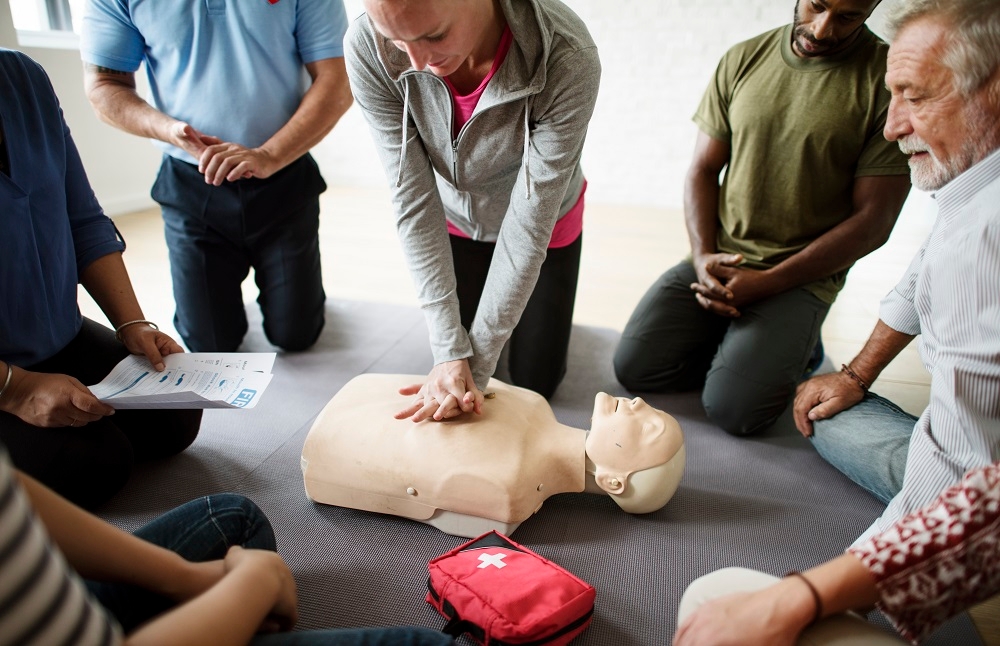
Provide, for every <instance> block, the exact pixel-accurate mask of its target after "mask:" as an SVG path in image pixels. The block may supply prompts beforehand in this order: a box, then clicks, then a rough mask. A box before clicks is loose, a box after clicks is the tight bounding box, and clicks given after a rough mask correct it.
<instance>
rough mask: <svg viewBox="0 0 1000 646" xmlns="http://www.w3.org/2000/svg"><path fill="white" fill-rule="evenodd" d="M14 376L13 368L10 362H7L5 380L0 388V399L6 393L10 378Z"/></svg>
mask: <svg viewBox="0 0 1000 646" xmlns="http://www.w3.org/2000/svg"><path fill="white" fill-rule="evenodd" d="M13 376H14V366H13V364H11V362H10V361H8V362H7V378H6V379H5V380H4V382H3V387H2V388H0V397H3V394H4V393H5V392H7V386H9V385H10V378H11V377H13Z"/></svg>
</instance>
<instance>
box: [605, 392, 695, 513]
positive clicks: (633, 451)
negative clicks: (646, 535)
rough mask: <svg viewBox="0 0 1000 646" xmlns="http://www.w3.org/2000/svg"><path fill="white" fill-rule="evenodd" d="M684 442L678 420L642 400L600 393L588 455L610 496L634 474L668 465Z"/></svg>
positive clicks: (617, 491) (618, 490) (622, 487)
mask: <svg viewBox="0 0 1000 646" xmlns="http://www.w3.org/2000/svg"><path fill="white" fill-rule="evenodd" d="M683 443H684V437H683V435H682V433H681V430H680V426H678V424H677V421H676V420H674V418H673V417H671V416H670V415H667V414H666V413H664V412H662V411H659V410H657V409H655V408H653V407H652V406H650V405H649V404H647V403H646V402H644V401H643V400H642V399H640V398H639V397H636V398H635V399H626V398H624V397H612V396H610V395H608V394H606V393H598V394H597V397H596V398H595V400H594V416H593V418H592V420H591V426H590V433H588V434H587V456H588V457H589V458H590V459H591V461H592V462H593V463H594V465H595V467H596V473H595V474H594V476H595V480H596V481H597V484H598V485H600V487H601V488H602V489H604V490H605V491H607V492H608V493H611V494H616V493H621V492H622V491H624V490H625V486H626V484H627V481H628V477H629V475H630V474H632V473H633V472H636V471H641V470H643V469H650V468H652V467H656V466H659V465H662V464H665V463H666V462H668V461H669V460H670V459H671V458H672V457H674V455H675V454H676V453H677V451H678V450H680V447H681V446H682V445H683Z"/></svg>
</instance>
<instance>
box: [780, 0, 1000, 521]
mask: <svg viewBox="0 0 1000 646" xmlns="http://www.w3.org/2000/svg"><path fill="white" fill-rule="evenodd" d="M901 11H902V12H903V13H901V14H900V16H901V19H905V22H903V23H899V22H897V23H895V24H892V25H890V29H893V30H894V29H896V28H899V34H898V37H897V38H896V40H895V41H894V42H893V43H892V46H891V48H890V51H889V57H888V71H887V73H886V85H887V86H888V87H889V90H890V91H891V93H892V102H891V104H890V107H889V116H888V119H887V122H886V127H885V136H886V138H887V139H889V140H890V141H896V142H898V144H899V147H900V149H901V150H902V151H903V152H904V153H906V154H907V155H909V156H910V157H909V164H910V171H911V179H912V181H913V185H914V186H916V187H917V188H919V189H921V190H924V191H934V192H935V193H934V195H933V197H934V199H935V201H936V203H937V208H938V215H937V220H936V222H935V224H934V227H933V230H932V231H931V234H930V236H929V238H928V239H927V241H926V242H925V243H924V245H923V246H922V247H921V248H920V251H919V252H918V253H917V255H916V257H915V258H914V259H913V262H912V263H911V264H910V267H909V269H908V270H907V272H906V274H905V275H904V276H903V279H902V280H901V281H900V282H899V284H898V285H896V287H895V288H894V289H893V290H892V291H891V292H889V294H888V295H887V296H886V297H885V298H884V299H883V301H882V304H881V308H880V312H879V321H878V323H877V324H876V326H875V330H874V332H872V335H871V337H870V338H869V339H868V341H867V342H866V343H865V345H864V347H863V348H862V350H861V352H860V353H858V355H857V356H856V357H855V358H854V359H852V360H851V362H850V363H848V364H845V365H844V366H843V368H842V370H841V371H840V372H838V373H833V374H827V375H822V376H820V377H816V378H814V379H810V380H809V381H807V382H805V383H803V384H801V385H800V386H799V389H798V393H797V396H796V398H795V404H794V412H795V423H796V426H797V427H798V429H799V431H800V432H801V433H802V434H803V435H805V436H806V437H811V438H812V441H813V445H814V446H815V447H816V449H817V450H818V451H819V452H820V454H821V455H822V456H823V457H824V458H825V459H826V460H827V461H829V462H830V463H831V464H833V465H834V466H836V467H837V468H838V469H840V470H841V471H842V472H844V473H845V474H846V475H847V476H848V477H850V478H851V479H852V480H854V481H855V482H857V483H858V484H859V485H861V486H862V487H864V488H865V489H867V490H868V491H870V492H871V493H873V494H874V495H875V496H877V497H879V498H880V499H882V500H883V501H885V502H887V503H889V506H888V508H887V509H886V511H885V513H884V514H883V515H882V516H881V517H880V518H879V519H878V520H877V521H876V522H875V524H874V525H873V526H872V528H871V529H869V531H868V533H866V536H867V535H869V534H871V533H873V532H875V531H881V530H884V529H885V528H887V527H888V526H889V525H891V524H892V523H893V522H895V521H896V520H898V519H899V518H901V517H902V516H904V515H905V514H907V513H909V512H911V511H913V510H914V509H917V508H919V507H921V506H923V505H925V504H927V503H928V502H930V501H931V500H933V499H934V497H935V496H937V494H938V493H939V492H941V491H942V490H943V489H944V488H946V487H948V486H949V485H952V484H954V483H955V482H957V481H958V480H959V479H961V477H962V475H963V474H964V473H965V472H966V471H969V470H970V469H973V468H975V467H979V466H983V465H987V464H990V463H992V462H994V461H995V460H997V459H998V458H1000V4H998V3H997V2H996V0H961V1H958V2H956V1H955V0H904V1H903V2H901ZM918 334H919V335H920V337H921V340H920V356H921V358H922V360H923V362H924V365H925V366H926V367H927V370H928V372H930V375H931V393H930V403H929V404H928V406H927V408H926V409H924V411H923V414H922V415H921V416H920V418H919V419H917V418H914V417H912V416H910V415H908V414H906V413H905V412H903V411H902V410H900V409H899V408H898V407H897V406H895V405H894V404H892V402H889V401H887V400H885V399H883V398H881V397H879V396H877V395H875V394H874V393H871V392H868V387H869V385H871V384H872V382H874V381H875V379H876V378H878V376H879V374H880V373H881V372H882V370H883V369H884V368H885V367H886V365H888V363H889V362H890V361H891V360H892V359H893V358H894V357H895V356H896V355H897V354H899V352H900V351H901V350H902V349H903V348H904V347H905V346H906V345H907V344H908V343H909V342H910V341H911V340H913V338H914V337H915V336H917V335H918ZM863 538H864V537H863ZM859 540H860V539H859Z"/></svg>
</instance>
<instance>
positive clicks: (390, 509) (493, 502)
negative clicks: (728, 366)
mask: <svg viewBox="0 0 1000 646" xmlns="http://www.w3.org/2000/svg"><path fill="white" fill-rule="evenodd" d="M421 379H423V377H421V376H418V375H381V374H366V375H361V376H359V377H356V378H354V379H352V380H351V381H350V382H348V383H347V384H346V385H345V386H344V387H343V388H342V389H341V390H340V392H338V393H337V394H336V395H335V396H334V397H333V399H332V400H331V401H330V402H329V403H328V404H327V406H326V407H325V408H324V409H323V411H322V412H321V413H320V415H319V416H318V417H317V418H316V421H315V422H314V424H313V427H312V429H311V430H310V432H309V435H308V437H307V438H306V441H305V445H304V446H303V448H302V471H303V477H304V481H305V488H306V493H307V495H308V496H309V498H310V499H312V500H314V501H316V502H320V503H325V504H332V505H338V506H342V507H350V508H354V509H363V510H367V511H374V512H380V513H387V514H393V515H397V516H404V517H406V518H411V519H413V520H418V521H421V522H425V523H429V524H431V525H434V526H435V527H438V528H439V529H441V530H442V531H445V532H447V533H451V534H458V535H462V536H476V535H479V534H481V533H483V532H485V531H488V530H490V529H496V530H498V531H501V532H502V533H505V534H509V533H511V532H512V531H513V530H514V529H516V527H517V526H518V525H519V524H520V523H521V522H523V521H524V520H526V519H527V518H529V517H530V516H531V515H532V514H534V513H535V512H536V511H537V510H538V509H539V507H541V505H542V503H543V502H544V501H545V499H546V498H548V497H549V496H551V495H554V494H557V493H565V492H579V491H584V489H585V485H586V481H587V479H588V476H587V470H588V461H587V454H586V450H587V449H586V445H587V433H586V432H585V431H582V430H580V429H576V428H572V427H569V426H565V425H563V424H560V423H559V422H558V421H556V419H555V416H554V415H553V414H552V410H551V408H550V407H549V405H548V403H547V402H546V401H545V399H544V398H543V397H541V396H540V395H538V394H536V393H533V392H531V391H528V390H525V389H522V388H517V387H514V386H509V385H507V384H504V383H502V382H499V381H497V380H495V379H494V380H492V381H491V382H490V385H489V388H488V392H492V393H495V397H493V398H491V399H488V400H486V401H485V402H484V405H483V413H482V415H479V416H473V415H472V414H466V415H463V416H460V417H458V418H456V419H454V420H450V421H446V422H436V421H433V420H426V421H423V422H419V423H414V422H412V421H410V420H408V419H406V420H396V419H394V418H393V414H394V413H395V412H396V411H398V410H399V409H400V407H401V405H402V404H404V403H405V402H406V399H404V398H403V397H401V396H399V395H397V394H396V393H397V392H398V390H399V388H401V387H403V386H408V385H410V384H414V383H418V382H419V381H420V380H421ZM677 435H678V440H679V442H674V443H673V444H672V446H671V447H669V448H668V449H667V450H668V451H669V452H670V454H671V457H673V455H674V454H676V453H678V452H680V453H681V455H680V463H681V464H680V469H681V470H683V446H682V439H680V438H679V429H678V431H677ZM678 443H681V444H680V446H679V447H678V446H677V445H678ZM678 448H679V449H680V451H678ZM664 461H665V459H664ZM590 479H591V480H592V478H590ZM677 479H679V475H678V476H677ZM591 484H592V485H593V483H591ZM674 486H675V487H676V484H674ZM598 491H599V490H598ZM671 493H672V492H671Z"/></svg>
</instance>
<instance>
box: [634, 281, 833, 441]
mask: <svg viewBox="0 0 1000 646" xmlns="http://www.w3.org/2000/svg"><path fill="white" fill-rule="evenodd" d="M695 281H697V275H696V274H695V270H694V267H693V266H692V265H691V263H690V262H688V261H684V262H682V263H680V264H679V265H677V266H676V267H673V268H672V269H670V270H668V271H667V272H666V273H664V274H663V275H662V276H660V278H659V279H658V280H657V281H656V282H655V283H653V286H652V287H650V288H649V291H647V292H646V294H645V296H643V297H642V300H640V301H639V304H638V305H637V306H636V309H635V311H634V312H633V313H632V316H631V318H630V319H629V321H628V324H627V325H626V326H625V331H624V332H622V338H621V341H620V342H619V344H618V348H617V349H616V351H615V357H614V365H615V374H616V375H617V376H618V380H619V381H620V382H621V383H622V385H623V386H625V387H626V388H628V389H629V390H632V391H638V392H677V391H685V390H697V389H699V388H701V389H702V404H703V405H704V406H705V412H706V413H707V415H708V417H709V419H711V420H712V421H713V422H714V423H716V424H718V425H719V426H720V427H722V428H723V429H724V430H725V431H727V432H728V433H732V434H733V435H751V434H753V433H756V432H759V431H762V430H764V429H766V428H768V427H769V426H771V425H772V424H774V422H775V420H777V419H778V417H779V416H780V415H781V413H783V412H784V410H785V409H786V408H787V407H788V404H789V403H790V402H791V400H792V397H793V396H794V394H795V387H796V385H797V384H798V382H799V381H800V380H801V379H802V374H803V371H804V370H805V367H806V364H807V363H808V362H809V357H810V355H811V353H812V350H813V348H814V347H815V345H816V343H817V341H818V340H819V334H820V328H821V327H822V325H823V320H824V319H825V318H826V314H827V312H829V310H830V306H829V305H827V304H826V303H824V302H822V301H821V300H819V299H818V298H816V297H815V296H814V295H813V294H812V293H810V292H809V291H807V290H805V289H803V288H797V289H792V290H789V291H787V292H784V293H781V294H777V295H775V296H772V297H770V298H767V299H764V300H762V301H758V302H756V303H753V304H751V305H747V306H745V307H743V308H741V310H740V311H741V316H740V317H739V318H735V319H730V318H727V317H723V316H719V315H717V314H713V313H711V312H709V311H707V310H705V309H704V308H702V307H701V305H699V304H698V301H696V300H695V297H694V292H692V291H691V289H690V287H689V285H690V284H691V283H693V282H695Z"/></svg>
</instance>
